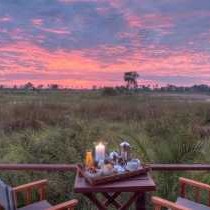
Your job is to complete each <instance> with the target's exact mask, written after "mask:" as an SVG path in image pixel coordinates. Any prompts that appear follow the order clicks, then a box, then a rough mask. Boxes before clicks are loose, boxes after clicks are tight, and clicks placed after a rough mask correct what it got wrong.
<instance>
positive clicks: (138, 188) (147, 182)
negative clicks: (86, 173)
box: [74, 173, 156, 210]
mask: <svg viewBox="0 0 210 210" xmlns="http://www.w3.org/2000/svg"><path fill="white" fill-rule="evenodd" d="M155 189H156V185H155V183H154V181H153V179H152V178H151V176H150V175H149V174H147V175H141V176H139V177H135V178H130V179H128V180H125V181H118V182H114V183H110V184H105V185H97V186H91V185H90V184H88V183H87V182H86V181H85V179H84V178H83V177H81V176H80V175H79V173H77V176H76V179H75V184H74V192H76V193H82V194H83V195H84V196H86V197H87V198H88V199H89V200H90V201H92V203H93V204H94V205H95V206H96V207H98V209H99V210H107V209H108V207H109V206H110V205H112V206H114V207H115V208H116V209H119V210H126V209H128V208H129V207H130V206H131V205H132V204H133V203H134V202H136V210H145V209H146V208H145V194H146V192H151V191H155ZM123 192H129V195H130V197H129V199H128V200H127V201H126V202H122V201H121V202H119V201H118V200H117V198H118V197H119V196H120V194H121V193H123ZM97 194H102V196H103V197H104V200H102V199H99V198H98V197H97ZM100 198H101V197H100Z"/></svg>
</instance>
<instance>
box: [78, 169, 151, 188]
mask: <svg viewBox="0 0 210 210" xmlns="http://www.w3.org/2000/svg"><path fill="white" fill-rule="evenodd" d="M149 171H150V167H148V166H146V165H143V166H141V167H140V168H139V169H137V170H135V171H125V172H123V173H117V172H114V173H113V174H111V175H107V176H106V175H103V176H96V177H91V176H88V175H87V173H85V168H84V167H83V166H82V165H78V172H79V174H80V176H82V177H84V179H85V180H86V181H87V182H88V183H89V184H90V185H92V186H94V185H100V184H107V183H110V182H115V181H122V180H126V179H129V178H132V177H136V176H140V175H145V174H147V173H148V172H149Z"/></svg>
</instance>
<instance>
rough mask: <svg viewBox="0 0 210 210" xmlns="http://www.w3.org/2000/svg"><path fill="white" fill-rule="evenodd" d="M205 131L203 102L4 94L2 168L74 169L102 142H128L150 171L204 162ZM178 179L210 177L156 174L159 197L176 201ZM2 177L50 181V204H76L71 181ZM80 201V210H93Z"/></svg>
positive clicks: (208, 113)
mask: <svg viewBox="0 0 210 210" xmlns="http://www.w3.org/2000/svg"><path fill="white" fill-rule="evenodd" d="M209 124H210V106H209V104H207V103H202V102H193V103H189V101H187V100H186V101H185V100H182V101H180V100H179V101H176V100H171V99H168V98H164V97H161V98H160V97H157V96H152V95H125V96H122V95H121V96H113V97H105V96H101V95H100V94H98V93H97V92H96V93H91V92H87V93H82V92H81V93H80V92H79V93H71V92H49V93H38V94H37V93H36V94H34V93H30V92H29V93H21V94H18V93H10V94H8V93H1V99H0V160H1V162H3V163H76V162H81V161H83V159H84V153H85V151H86V150H87V149H89V148H92V146H93V143H94V142H96V141H98V140H99V139H103V140H105V141H106V142H108V145H109V148H110V149H117V148H118V145H119V143H120V141H121V139H128V141H129V142H130V143H131V145H132V146H133V153H134V154H133V155H134V156H138V157H140V158H141V160H142V161H144V162H147V163H149V162H152V163H194V162H209V161H210V158H209V157H210V150H209V148H210V144H209V136H208V135H201V133H202V128H203V127H205V129H206V127H208V126H209ZM195 128H199V129H195ZM206 134H208V133H206ZM180 175H183V176H188V177H195V178H199V180H201V181H202V180H204V181H206V182H208V183H210V176H209V175H208V174H207V173H168V172H167V173H166V172H165V173H154V177H155V180H156V182H157V185H158V191H157V194H159V195H162V196H164V197H166V198H170V199H174V198H175V194H176V193H175V192H176V190H177V180H178V177H179V176H180ZM1 177H2V178H3V179H4V180H5V181H7V182H8V183H10V184H12V185H17V184H20V183H24V182H27V181H32V180H34V179H38V178H44V177H45V178H49V180H50V186H51V187H50V192H49V197H50V200H51V201H52V202H59V201H63V200H66V199H68V198H71V197H75V196H78V195H75V194H73V192H72V186H73V182H74V174H72V173H56V174H51V173H33V172H31V173H23V172H17V173H12V172H7V173H5V172H4V173H3V172H2V173H1ZM58 197H59V199H58ZM80 200H81V202H80V206H79V209H83V208H84V209H91V208H92V207H91V205H90V204H89V203H88V202H87V201H86V200H84V198H80Z"/></svg>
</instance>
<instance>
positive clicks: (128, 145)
mask: <svg viewBox="0 0 210 210" xmlns="http://www.w3.org/2000/svg"><path fill="white" fill-rule="evenodd" d="M120 146H121V147H130V144H129V143H128V142H127V141H124V142H122V143H121V144H120Z"/></svg>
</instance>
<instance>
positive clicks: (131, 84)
mask: <svg viewBox="0 0 210 210" xmlns="http://www.w3.org/2000/svg"><path fill="white" fill-rule="evenodd" d="M138 77H139V74H138V73H137V72H136V71H130V72H125V73H124V81H125V82H126V83H127V85H126V87H127V88H128V89H132V88H133V89H136V88H137V87H138V82H137V79H138Z"/></svg>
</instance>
